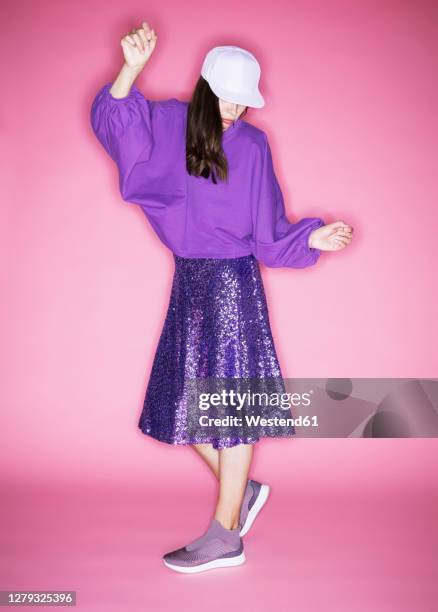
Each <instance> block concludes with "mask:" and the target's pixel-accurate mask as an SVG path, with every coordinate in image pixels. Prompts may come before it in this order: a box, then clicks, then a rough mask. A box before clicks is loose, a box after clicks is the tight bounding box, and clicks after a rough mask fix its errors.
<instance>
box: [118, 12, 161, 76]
mask: <svg viewBox="0 0 438 612" xmlns="http://www.w3.org/2000/svg"><path fill="white" fill-rule="evenodd" d="M157 39H158V36H157V34H155V31H154V30H153V29H151V28H150V27H149V24H148V23H147V22H146V21H143V23H142V25H141V27H140V28H134V29H132V30H131V31H130V32H129V33H128V34H126V36H124V37H123V38H122V40H121V41H120V44H121V45H122V49H123V55H124V56H125V63H126V65H127V66H129V68H141V67H142V66H144V65H145V64H146V62H147V61H148V60H149V58H150V56H151V55H152V53H153V52H154V49H155V46H156V44H157Z"/></svg>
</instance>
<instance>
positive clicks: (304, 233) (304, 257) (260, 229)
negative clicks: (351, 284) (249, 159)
mask: <svg viewBox="0 0 438 612" xmlns="http://www.w3.org/2000/svg"><path fill="white" fill-rule="evenodd" d="M255 172H256V173H255V176H254V181H255V186H256V189H255V196H254V198H253V234H252V237H251V240H250V244H251V249H252V252H253V254H254V256H255V257H256V259H258V260H259V261H261V262H262V263H264V264H265V265H266V266H269V267H271V268H279V267H287V268H306V267H308V266H312V265H314V264H315V263H316V262H317V261H318V258H319V256H320V254H321V251H320V250H319V249H315V248H309V246H308V240H309V235H310V234H311V232H312V231H313V230H314V229H316V228H318V227H321V226H322V225H325V223H324V221H323V220H322V219H321V218H319V217H305V218H303V219H301V220H299V221H297V223H290V222H289V220H288V219H287V217H286V212H285V206H284V199H283V194H282V192H281V189H280V186H279V184H278V180H277V177H276V175H275V171H274V167H273V161H272V153H271V148H270V146H269V142H268V139H267V137H266V135H265V144H264V151H263V154H262V156H259V158H258V160H257V163H256V168H255Z"/></svg>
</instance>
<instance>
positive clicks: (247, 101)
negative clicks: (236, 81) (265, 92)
mask: <svg viewBox="0 0 438 612" xmlns="http://www.w3.org/2000/svg"><path fill="white" fill-rule="evenodd" d="M210 87H211V90H212V91H213V93H215V94H216V95H217V97H218V98H222V100H225V101H226V102H231V103H233V104H241V105H242V106H250V107H251V108H263V107H264V106H265V100H264V98H263V96H262V94H261V93H260V92H259V91H258V90H257V91H256V92H254V93H253V94H250V95H245V94H237V93H235V92H230V91H227V90H225V89H221V88H220V87H216V86H215V85H214V86H212V85H211V84H210Z"/></svg>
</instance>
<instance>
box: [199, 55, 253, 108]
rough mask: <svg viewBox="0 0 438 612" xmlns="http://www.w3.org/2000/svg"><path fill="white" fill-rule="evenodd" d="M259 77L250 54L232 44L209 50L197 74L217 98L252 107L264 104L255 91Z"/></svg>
mask: <svg viewBox="0 0 438 612" xmlns="http://www.w3.org/2000/svg"><path fill="white" fill-rule="evenodd" d="M260 74H261V70H260V65H259V63H258V61H257V60H256V58H255V57H254V55H253V54H252V53H250V52H249V51H246V49H242V48H241V47H235V46H233V45H225V46H222V47H213V49H211V50H210V51H209V52H208V53H207V55H206V56H205V59H204V62H203V64H202V68H201V75H202V76H203V77H204V79H205V80H206V81H207V82H208V84H209V85H210V88H211V89H212V91H213V92H214V93H215V94H216V95H217V97H218V98H222V100H226V101H227V102H234V103H235V104H241V105H242V106H251V107H254V108H262V107H263V106H264V105H265V101H264V99H263V96H262V94H261V93H260V91H259V81H260Z"/></svg>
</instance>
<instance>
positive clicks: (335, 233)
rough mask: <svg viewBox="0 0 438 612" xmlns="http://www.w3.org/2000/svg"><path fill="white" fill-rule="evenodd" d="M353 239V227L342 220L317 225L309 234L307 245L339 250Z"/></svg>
mask: <svg viewBox="0 0 438 612" xmlns="http://www.w3.org/2000/svg"><path fill="white" fill-rule="evenodd" d="M352 239H353V228H352V227H351V226H350V225H347V224H346V223H344V221H335V222H334V223H329V224H328V225H323V226H322V227H318V228H317V229H316V230H313V232H312V233H311V234H310V236H309V247H310V248H313V249H320V250H321V251H340V250H341V249H344V248H345V247H346V246H347V245H348V244H350V242H351V241H352Z"/></svg>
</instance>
